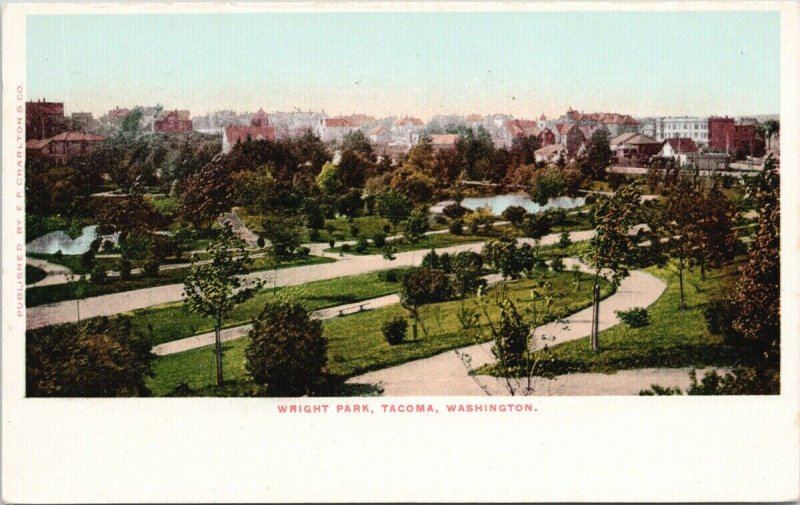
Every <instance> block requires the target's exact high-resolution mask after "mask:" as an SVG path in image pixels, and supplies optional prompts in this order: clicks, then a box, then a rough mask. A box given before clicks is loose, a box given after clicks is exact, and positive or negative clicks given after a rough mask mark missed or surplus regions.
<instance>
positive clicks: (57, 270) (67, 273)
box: [25, 256, 73, 288]
mask: <svg viewBox="0 0 800 505" xmlns="http://www.w3.org/2000/svg"><path fill="white" fill-rule="evenodd" d="M25 263H27V264H28V265H30V266H32V267H36V268H40V269H42V270H44V273H46V274H47V275H46V276H45V278H44V279H42V280H40V281H39V282H34V283H33V284H28V285H27V286H25V287H26V288H33V287H39V286H53V285H56V284H64V283H67V282H69V281H70V279H71V278H72V277H73V272H72V270H70V269H69V268H67V267H65V266H64V265H58V264H56V263H50V262H49V261H45V260H42V259H38V258H31V257H30V256H28V257H26V258H25Z"/></svg>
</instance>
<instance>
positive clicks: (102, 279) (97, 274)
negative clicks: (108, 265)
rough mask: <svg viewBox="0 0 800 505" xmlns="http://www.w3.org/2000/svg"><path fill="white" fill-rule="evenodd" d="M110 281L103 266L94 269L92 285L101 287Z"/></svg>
mask: <svg viewBox="0 0 800 505" xmlns="http://www.w3.org/2000/svg"><path fill="white" fill-rule="evenodd" d="M107 280H108V276H107V275H106V269H105V268H103V267H101V266H96V267H94V268H93V269H92V284H96V285H98V286H99V285H101V284H105V283H106V281H107Z"/></svg>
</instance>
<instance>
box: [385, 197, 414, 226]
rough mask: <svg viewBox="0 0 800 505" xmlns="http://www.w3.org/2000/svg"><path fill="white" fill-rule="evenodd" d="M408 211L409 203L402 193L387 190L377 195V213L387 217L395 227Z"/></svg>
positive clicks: (409, 210) (409, 209) (405, 216)
mask: <svg viewBox="0 0 800 505" xmlns="http://www.w3.org/2000/svg"><path fill="white" fill-rule="evenodd" d="M410 212H411V205H410V204H409V203H408V200H407V199H406V197H405V196H403V195H402V194H400V193H398V192H396V191H392V190H389V191H386V192H384V193H382V194H381V195H379V196H378V214H380V216H381V217H383V218H385V219H388V220H389V222H391V223H392V226H394V227H395V228H396V227H397V225H398V224H400V221H402V220H404V219H406V218H407V217H408V215H409V213H410Z"/></svg>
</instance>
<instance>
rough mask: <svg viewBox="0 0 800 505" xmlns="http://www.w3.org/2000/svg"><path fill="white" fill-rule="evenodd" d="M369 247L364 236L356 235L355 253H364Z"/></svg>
mask: <svg viewBox="0 0 800 505" xmlns="http://www.w3.org/2000/svg"><path fill="white" fill-rule="evenodd" d="M368 247H369V242H367V239H365V238H364V237H358V241H357V242H356V252H357V253H364V252H366V251H367V248H368Z"/></svg>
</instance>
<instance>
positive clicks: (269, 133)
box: [222, 109, 275, 154]
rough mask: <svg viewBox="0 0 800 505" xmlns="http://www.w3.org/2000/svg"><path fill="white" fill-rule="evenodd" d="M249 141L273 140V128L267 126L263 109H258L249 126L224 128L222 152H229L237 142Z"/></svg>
mask: <svg viewBox="0 0 800 505" xmlns="http://www.w3.org/2000/svg"><path fill="white" fill-rule="evenodd" d="M248 138H249V139H250V140H275V128H274V127H272V126H270V125H269V118H268V116H267V113H266V112H264V109H259V111H258V112H256V113H255V114H254V115H253V117H252V118H251V119H250V126H236V125H232V126H226V127H225V129H224V130H223V131H222V152H223V153H225V154H227V153H229V152H231V149H233V146H235V145H236V144H238V143H239V142H246V141H247V139H248Z"/></svg>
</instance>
